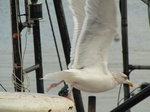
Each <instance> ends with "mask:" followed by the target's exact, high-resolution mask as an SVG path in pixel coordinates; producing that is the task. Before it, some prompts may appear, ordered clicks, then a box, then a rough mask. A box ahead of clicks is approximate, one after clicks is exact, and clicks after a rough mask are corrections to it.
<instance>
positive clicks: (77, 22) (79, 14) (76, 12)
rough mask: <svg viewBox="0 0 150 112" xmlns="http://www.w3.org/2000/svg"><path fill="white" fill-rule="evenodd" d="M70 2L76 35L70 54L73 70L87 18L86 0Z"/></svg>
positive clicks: (74, 34) (71, 0)
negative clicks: (76, 51)
mask: <svg viewBox="0 0 150 112" xmlns="http://www.w3.org/2000/svg"><path fill="white" fill-rule="evenodd" d="M68 1H69V7H70V9H71V12H72V14H73V20H74V33H73V39H72V47H71V53H70V67H69V68H71V65H72V63H73V62H74V56H75V49H76V44H77V40H78V37H79V35H80V32H81V29H82V25H83V21H84V18H85V0H68Z"/></svg>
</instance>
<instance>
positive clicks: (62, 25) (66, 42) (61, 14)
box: [53, 0, 84, 112]
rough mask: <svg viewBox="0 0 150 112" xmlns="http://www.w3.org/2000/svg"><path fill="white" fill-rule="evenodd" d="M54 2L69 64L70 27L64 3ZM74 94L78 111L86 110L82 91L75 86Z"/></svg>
mask: <svg viewBox="0 0 150 112" xmlns="http://www.w3.org/2000/svg"><path fill="white" fill-rule="evenodd" d="M53 2H54V6H55V11H56V16H57V21H58V25H59V30H60V35H61V39H62V44H63V49H64V54H65V59H66V64H67V65H68V64H69V63H70V48H71V45H70V40H69V35H68V29H67V25H66V20H65V15H64V10H63V5H62V1H61V0H53ZM73 96H74V99H75V104H76V110H77V112H84V107H83V102H82V97H81V92H80V91H79V90H77V89H75V88H74V89H73Z"/></svg>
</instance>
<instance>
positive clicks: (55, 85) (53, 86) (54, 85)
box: [47, 80, 64, 92]
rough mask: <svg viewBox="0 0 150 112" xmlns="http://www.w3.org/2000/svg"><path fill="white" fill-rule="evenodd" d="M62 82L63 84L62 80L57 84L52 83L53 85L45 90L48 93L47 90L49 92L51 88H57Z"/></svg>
mask: <svg viewBox="0 0 150 112" xmlns="http://www.w3.org/2000/svg"><path fill="white" fill-rule="evenodd" d="M63 82H64V80H61V81H60V82H58V83H53V84H51V85H50V86H49V87H48V88H47V92H48V91H49V90H51V89H52V88H55V87H57V86H58V85H59V84H61V83H63Z"/></svg>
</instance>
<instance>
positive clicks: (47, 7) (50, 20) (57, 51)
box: [45, 0, 63, 70]
mask: <svg viewBox="0 0 150 112" xmlns="http://www.w3.org/2000/svg"><path fill="white" fill-rule="evenodd" d="M45 4H46V9H47V13H48V17H49V22H50V26H51V30H52V35H53V39H54V44H55V47H56V53H57V56H58V61H59V65H60V69H61V70H63V67H62V63H61V59H60V54H59V50H58V45H57V41H56V36H55V32H54V27H53V23H52V19H51V14H50V11H49V6H48V2H47V0H45Z"/></svg>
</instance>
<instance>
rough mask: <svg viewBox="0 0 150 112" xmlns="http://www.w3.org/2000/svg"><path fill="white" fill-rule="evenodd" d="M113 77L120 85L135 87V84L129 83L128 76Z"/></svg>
mask: <svg viewBox="0 0 150 112" xmlns="http://www.w3.org/2000/svg"><path fill="white" fill-rule="evenodd" d="M113 77H114V79H115V81H116V82H117V83H118V84H128V85H129V86H131V87H133V83H132V82H131V81H129V79H128V76H127V75H125V74H124V73H121V72H120V73H113Z"/></svg>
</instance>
